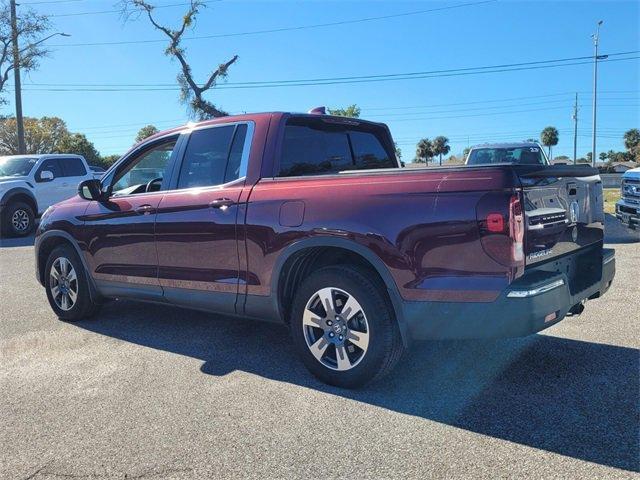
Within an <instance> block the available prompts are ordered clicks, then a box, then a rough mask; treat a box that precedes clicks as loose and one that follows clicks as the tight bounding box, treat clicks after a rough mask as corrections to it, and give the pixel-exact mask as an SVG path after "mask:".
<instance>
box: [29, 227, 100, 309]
mask: <svg viewBox="0 0 640 480" xmlns="http://www.w3.org/2000/svg"><path fill="white" fill-rule="evenodd" d="M51 238H61V239H64V240H66V242H67V243H70V244H71V245H72V246H73V248H74V249H75V251H76V253H77V254H78V257H79V258H80V262H81V263H82V266H83V268H84V271H85V274H86V275H87V279H88V280H89V295H91V299H92V300H96V299H97V298H98V296H99V295H98V289H97V287H96V285H95V282H94V280H93V276H92V275H91V270H89V265H87V261H86V259H85V258H84V254H83V253H82V249H81V248H80V246H79V245H78V242H77V241H76V239H75V238H73V237H72V236H71V234H69V233H68V232H65V231H64V230H47V231H46V232H42V234H40V235H38V236H37V237H36V240H35V243H34V252H35V257H36V258H35V260H36V278H37V280H38V282H39V283H40V285H42V286H43V287H44V286H45V285H44V283H43V281H42V275H43V274H44V272H41V271H40V268H39V266H40V263H39V257H40V248H41V247H42V244H43V243H44V242H45V241H46V240H49V239H51Z"/></svg>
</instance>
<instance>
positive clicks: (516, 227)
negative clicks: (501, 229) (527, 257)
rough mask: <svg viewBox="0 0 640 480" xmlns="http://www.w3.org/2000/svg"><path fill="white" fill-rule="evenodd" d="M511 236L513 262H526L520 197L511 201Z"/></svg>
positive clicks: (515, 197)
mask: <svg viewBox="0 0 640 480" xmlns="http://www.w3.org/2000/svg"><path fill="white" fill-rule="evenodd" d="M509 236H510V237H511V260H512V261H513V262H516V263H519V262H524V215H523V213H522V203H520V196H518V195H512V196H511V198H510V199H509Z"/></svg>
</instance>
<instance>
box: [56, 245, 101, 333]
mask: <svg viewBox="0 0 640 480" xmlns="http://www.w3.org/2000/svg"><path fill="white" fill-rule="evenodd" d="M44 281H45V288H46V291H47V299H48V300H49V305H51V308H52V309H53V311H54V312H55V314H56V315H57V316H58V318H60V320H66V321H70V322H73V321H77V320H82V319H85V318H89V317H91V316H93V315H95V314H96V313H97V311H98V310H99V309H100V304H99V303H97V302H96V301H95V300H94V298H93V297H92V295H91V287H90V285H89V280H88V277H87V272H86V271H85V269H84V266H83V265H82V262H81V261H80V258H79V257H78V254H77V253H76V251H75V250H74V249H73V248H72V247H71V246H70V245H61V246H59V247H56V248H55V249H54V250H53V251H52V252H51V254H50V255H49V258H48V259H47V264H46V268H45V278H44Z"/></svg>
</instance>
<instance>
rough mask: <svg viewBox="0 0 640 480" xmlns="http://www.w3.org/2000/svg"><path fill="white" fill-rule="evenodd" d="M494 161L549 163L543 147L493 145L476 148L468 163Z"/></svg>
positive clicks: (484, 163) (532, 163) (523, 163)
mask: <svg viewBox="0 0 640 480" xmlns="http://www.w3.org/2000/svg"><path fill="white" fill-rule="evenodd" d="M494 163H511V164H516V165H547V160H546V158H545V156H544V154H543V153H542V149H541V148H539V147H535V146H526V147H513V148H507V147H491V148H482V147H479V148H474V149H472V150H471V153H470V154H469V160H468V161H467V165H487V164H494Z"/></svg>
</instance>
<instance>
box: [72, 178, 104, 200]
mask: <svg viewBox="0 0 640 480" xmlns="http://www.w3.org/2000/svg"><path fill="white" fill-rule="evenodd" d="M78 195H80V198H84V199H85V200H100V199H101V198H102V190H101V186H100V181H99V180H96V179H95V178H94V179H91V180H85V181H83V182H80V185H78Z"/></svg>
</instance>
